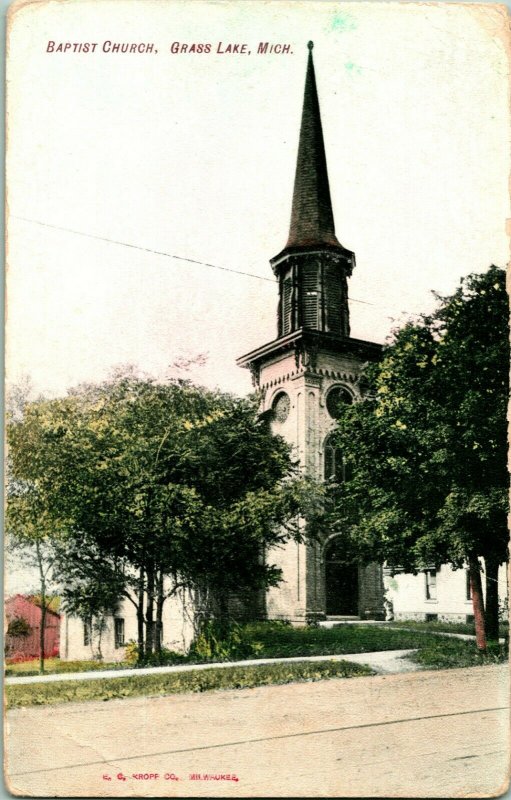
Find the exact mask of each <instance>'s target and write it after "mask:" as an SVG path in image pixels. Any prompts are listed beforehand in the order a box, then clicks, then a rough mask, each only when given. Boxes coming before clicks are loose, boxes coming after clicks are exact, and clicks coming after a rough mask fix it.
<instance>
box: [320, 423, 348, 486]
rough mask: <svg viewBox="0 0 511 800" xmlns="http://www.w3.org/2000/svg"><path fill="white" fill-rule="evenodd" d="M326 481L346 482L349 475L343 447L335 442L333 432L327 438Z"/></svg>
mask: <svg viewBox="0 0 511 800" xmlns="http://www.w3.org/2000/svg"><path fill="white" fill-rule="evenodd" d="M324 465H325V469H324V477H325V481H332V482H335V483H344V481H345V480H347V478H348V476H347V474H346V464H345V461H344V456H343V452H342V450H341V448H340V447H339V446H338V445H337V444H336V443H335V437H334V435H333V434H331V433H330V434H329V435H328V436H327V437H326V439H325V462H324Z"/></svg>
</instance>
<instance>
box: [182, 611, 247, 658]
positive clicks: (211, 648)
mask: <svg viewBox="0 0 511 800" xmlns="http://www.w3.org/2000/svg"><path fill="white" fill-rule="evenodd" d="M261 648H262V645H261V644H260V643H259V642H256V641H254V640H253V639H252V637H251V636H250V634H249V633H248V632H247V630H246V629H244V628H242V627H241V625H238V624H237V623H232V624H231V625H230V626H229V628H228V630H227V632H225V628H222V627H221V626H220V625H219V624H218V623H217V622H215V621H212V622H207V623H206V624H205V625H204V627H203V629H202V631H201V633H200V634H199V636H198V637H197V638H196V639H195V641H194V642H193V643H192V646H191V647H190V652H189V657H190V658H193V659H197V660H200V661H232V660H236V661H239V660H243V659H245V658H252V657H253V656H256V655H257V653H258V652H259V650H260V649H261Z"/></svg>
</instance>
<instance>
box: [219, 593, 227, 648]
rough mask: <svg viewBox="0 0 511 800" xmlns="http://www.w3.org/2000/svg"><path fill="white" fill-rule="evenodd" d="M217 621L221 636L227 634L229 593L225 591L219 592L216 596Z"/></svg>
mask: <svg viewBox="0 0 511 800" xmlns="http://www.w3.org/2000/svg"><path fill="white" fill-rule="evenodd" d="M218 621H219V624H220V633H221V635H222V637H225V636H227V634H228V633H229V622H230V619H229V595H228V593H227V592H221V593H220V595H219V597H218Z"/></svg>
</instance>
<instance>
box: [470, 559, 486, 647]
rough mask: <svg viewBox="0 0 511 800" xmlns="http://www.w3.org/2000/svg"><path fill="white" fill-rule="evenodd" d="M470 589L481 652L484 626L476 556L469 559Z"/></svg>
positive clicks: (484, 642) (483, 641)
mask: <svg viewBox="0 0 511 800" xmlns="http://www.w3.org/2000/svg"><path fill="white" fill-rule="evenodd" d="M468 568H469V573H470V591H471V594H472V607H473V609H474V623H475V628H476V645H477V649H478V650H479V651H480V652H481V653H485V652H486V631H485V626H484V603H483V589H482V585H481V572H480V568H479V560H478V559H477V558H476V557H472V558H470V559H469V562H468Z"/></svg>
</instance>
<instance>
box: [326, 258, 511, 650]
mask: <svg viewBox="0 0 511 800" xmlns="http://www.w3.org/2000/svg"><path fill="white" fill-rule="evenodd" d="M438 301H439V306H438V309H437V311H436V312H435V313H433V314H432V315H430V316H423V317H422V318H420V319H419V320H418V321H417V322H410V323H409V324H407V325H406V326H405V327H404V328H403V329H401V330H399V331H398V332H397V333H396V334H395V338H394V341H393V342H392V343H391V344H390V345H389V346H388V347H386V348H385V350H384V354H383V358H382V360H381V362H380V363H379V364H377V365H374V366H373V367H371V368H370V369H369V370H368V373H367V379H368V383H369V392H368V396H367V397H366V399H365V400H364V401H363V402H361V403H359V404H356V405H354V406H352V407H348V408H346V409H345V411H344V412H343V415H342V417H341V418H340V420H339V424H338V430H337V434H336V436H337V440H336V441H337V446H338V447H339V448H340V450H342V453H343V458H344V459H345V461H346V464H347V465H349V467H350V470H349V473H350V477H349V480H347V481H346V482H345V483H343V484H341V485H337V486H334V487H332V488H331V489H330V493H329V499H328V502H327V507H326V509H325V512H324V513H325V515H326V516H327V518H328V523H329V524H330V525H335V526H336V527H337V529H339V530H340V531H342V532H343V536H344V539H345V545H346V552H347V554H348V556H349V557H352V558H364V559H366V560H375V559H379V560H381V561H387V562H388V563H389V564H390V565H391V566H392V565H393V566H396V567H397V566H398V565H399V566H400V567H402V568H404V569H405V570H407V571H416V570H419V569H424V568H425V566H427V565H430V564H435V565H437V566H440V565H441V564H442V563H446V562H447V563H450V564H451V565H452V566H453V567H455V568H459V567H461V566H462V565H463V564H464V563H467V564H468V566H469V570H470V580H471V585H472V599H473V605H474V617H475V620H476V633H477V644H478V647H479V648H480V649H485V647H486V642H485V627H484V618H483V613H482V612H483V604H482V591H481V570H480V559H481V558H482V559H484V566H485V573H486V610H485V617H486V632H487V634H488V637H489V638H498V593H497V590H498V587H497V570H498V566H499V564H501V563H503V562H504V561H506V560H507V543H508V531H507V523H506V515H507V507H508V474H507V468H506V459H507V444H506V410H507V402H508V372H509V342H508V302H507V295H506V290H505V273H504V271H503V270H501V269H498V268H497V267H491V268H490V269H489V270H488V272H486V273H485V274H482V275H470V276H469V277H467V278H465V279H463V280H462V281H461V283H460V286H459V288H458V289H457V290H456V292H455V293H454V294H453V295H452V296H450V297H438ZM323 522H324V520H323Z"/></svg>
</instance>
